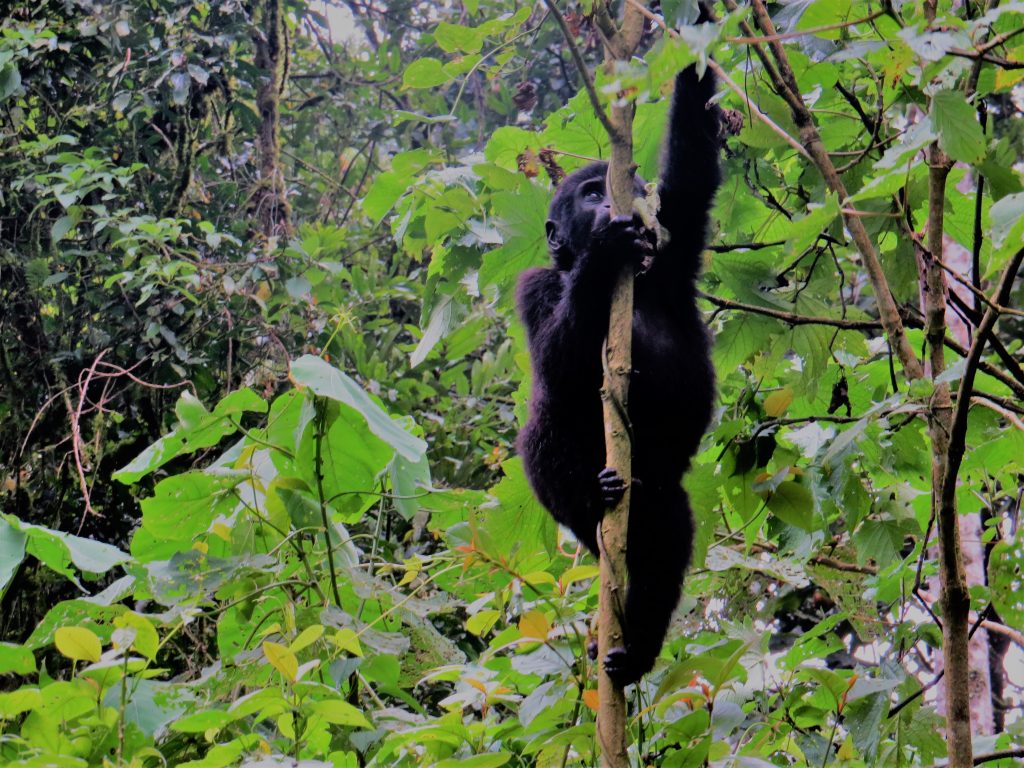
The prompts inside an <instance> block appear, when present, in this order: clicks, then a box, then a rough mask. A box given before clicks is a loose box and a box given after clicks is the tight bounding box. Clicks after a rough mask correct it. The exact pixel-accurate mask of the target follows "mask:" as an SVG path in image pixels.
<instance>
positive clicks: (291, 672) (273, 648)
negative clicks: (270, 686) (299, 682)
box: [263, 640, 299, 683]
mask: <svg viewBox="0 0 1024 768" xmlns="http://www.w3.org/2000/svg"><path fill="white" fill-rule="evenodd" d="M263 655H264V656H266V657H267V661H269V662H270V665H271V666H272V667H273V668H274V669H276V670H277V671H278V672H280V673H281V674H282V675H284V678H285V680H288V681H289V682H293V683H294V682H295V678H296V677H297V676H298V674H299V660H298V659H296V658H295V654H294V653H292V652H291V651H290V650H288V648H287V647H286V646H283V645H281V644H280V643H274V642H271V641H270V640H265V641H264V642H263Z"/></svg>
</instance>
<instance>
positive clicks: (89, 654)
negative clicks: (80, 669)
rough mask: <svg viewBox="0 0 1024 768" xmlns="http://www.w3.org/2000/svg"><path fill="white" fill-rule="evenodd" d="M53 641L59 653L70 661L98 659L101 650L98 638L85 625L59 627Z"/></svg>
mask: <svg viewBox="0 0 1024 768" xmlns="http://www.w3.org/2000/svg"><path fill="white" fill-rule="evenodd" d="M53 642H54V645H56V646H57V650H58V651H60V653H61V655H62V656H65V657H66V658H69V659H71V660H72V661H99V660H100V654H101V653H102V652H103V647H102V646H101V645H100V639H99V638H98V637H96V635H95V634H94V633H93V632H92V631H91V630H88V629H86V628H85V627H61V628H60V629H58V630H57V631H56V632H55V633H54V635H53Z"/></svg>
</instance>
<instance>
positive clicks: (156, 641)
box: [114, 611, 160, 661]
mask: <svg viewBox="0 0 1024 768" xmlns="http://www.w3.org/2000/svg"><path fill="white" fill-rule="evenodd" d="M114 626H115V627H130V628H131V629H133V630H135V638H134V639H133V640H132V645H131V647H132V648H134V649H135V650H136V651H138V652H139V653H141V654H142V655H143V656H145V657H146V658H147V659H149V660H150V661H156V654H157V651H158V650H159V648H160V636H159V635H158V634H157V632H156V627H154V626H153V623H152V622H151V621H150V620H149V619H148V618H146V617H145V616H143V615H141V614H138V613H134V612H132V611H127V612H125V613H122V614H121V615H120V616H118V617H117V618H116V619H114Z"/></svg>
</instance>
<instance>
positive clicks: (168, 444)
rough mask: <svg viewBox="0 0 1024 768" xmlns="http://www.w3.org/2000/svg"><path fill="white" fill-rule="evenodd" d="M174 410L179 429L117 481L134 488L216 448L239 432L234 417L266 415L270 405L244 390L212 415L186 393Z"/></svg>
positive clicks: (120, 472) (127, 467) (129, 466)
mask: <svg viewBox="0 0 1024 768" xmlns="http://www.w3.org/2000/svg"><path fill="white" fill-rule="evenodd" d="M174 410H175V413H176V414H177V415H178V426H177V427H176V428H175V429H174V430H173V431H172V432H169V433H168V434H166V435H164V436H163V437H161V438H160V439H159V440H157V441H156V442H155V443H153V444H152V445H151V446H149V447H148V448H146V449H145V450H144V451H143V452H142V453H140V454H139V455H138V456H136V457H135V458H134V459H132V460H131V461H130V462H128V464H126V465H125V466H123V467H121V469H119V470H117V471H116V472H114V474H113V478H114V479H115V480H119V481H120V482H122V483H124V484H125V485H131V484H132V483H136V482H138V481H139V480H141V479H142V478H143V477H145V476H146V475H148V474H149V473H150V472H153V471H154V470H156V469H159V468H160V467H162V466H163V465H164V464H166V463H167V462H169V461H171V459H174V458H176V457H178V456H182V455H188V454H190V453H194V452H195V451H198V450H202V449H203V448H209V447H211V446H214V445H216V444H217V443H219V442H220V441H221V439H222V438H224V437H225V436H226V435H230V434H233V433H234V432H235V431H236V430H237V427H236V426H235V423H236V422H237V419H236V418H233V417H237V416H239V415H241V414H242V413H245V412H247V411H252V412H256V413H265V412H266V410H267V403H266V401H265V400H263V398H261V397H260V396H259V395H257V394H256V393H255V392H253V391H252V390H251V389H240V390H237V391H235V392H232V393H231V394H230V395H228V396H227V397H225V398H224V399H223V400H221V402H220V403H218V404H217V407H216V408H214V409H213V412H212V413H211V412H210V411H208V410H206V408H205V406H203V404H202V403H201V402H200V401H199V400H197V399H196V397H195V395H193V394H192V393H191V392H189V391H188V390H186V391H185V392H183V393H182V395H181V397H180V398H178V402H177V404H176V405H175V408H174Z"/></svg>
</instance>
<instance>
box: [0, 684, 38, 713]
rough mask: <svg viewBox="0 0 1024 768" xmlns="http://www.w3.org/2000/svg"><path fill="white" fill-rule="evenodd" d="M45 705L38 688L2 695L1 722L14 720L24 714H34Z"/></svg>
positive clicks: (0, 694) (0, 697)
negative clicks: (33, 712)
mask: <svg viewBox="0 0 1024 768" xmlns="http://www.w3.org/2000/svg"><path fill="white" fill-rule="evenodd" d="M42 704H43V697H42V694H40V692H39V689H38V688H20V689H18V690H17V691H11V692H10V693H0V720H12V719H14V718H15V717H17V716H18V715H20V714H23V713H24V712H32V711H34V710H36V709H39V707H41V706H42Z"/></svg>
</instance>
